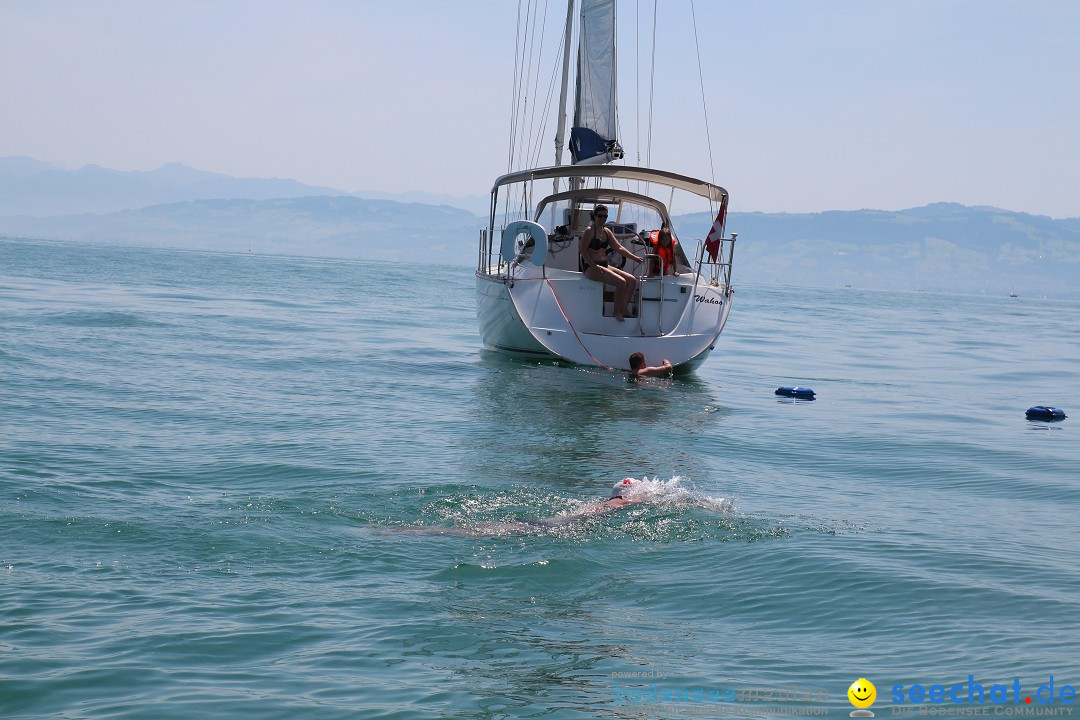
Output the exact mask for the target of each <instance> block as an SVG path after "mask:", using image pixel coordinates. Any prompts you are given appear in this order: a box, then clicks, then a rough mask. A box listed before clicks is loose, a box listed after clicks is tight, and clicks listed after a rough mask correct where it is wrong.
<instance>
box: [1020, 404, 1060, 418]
mask: <svg viewBox="0 0 1080 720" xmlns="http://www.w3.org/2000/svg"><path fill="white" fill-rule="evenodd" d="M1025 415H1027V419H1028V420H1045V421H1047V422H1054V421H1055V420H1064V419H1065V418H1067V417H1068V415H1066V414H1065V411H1064V410H1062V409H1061V408H1056V407H1047V406H1046V405H1036V406H1035V407H1030V408H1028V409H1027V412H1026V413H1025Z"/></svg>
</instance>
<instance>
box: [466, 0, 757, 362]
mask: <svg viewBox="0 0 1080 720" xmlns="http://www.w3.org/2000/svg"><path fill="white" fill-rule="evenodd" d="M575 20H578V21H579V24H578V31H577V33H576V37H577V72H576V88H575V90H574V94H575V102H574V114H573V124H572V126H571V129H570V140H569V149H570V155H571V162H570V164H568V165H564V164H563V162H562V160H563V146H564V144H566V139H565V131H566V112H565V108H566V106H567V97H568V92H569V90H568V86H569V75H570V65H571V62H570V56H571V53H572V45H571V42H572V37H574V36H575V33H574V32H573V25H574V21H575ZM615 20H616V18H615V2H614V0H582V1H581V4H580V9H579V12H575V0H570V2H569V4H568V9H567V19H566V26H565V35H564V40H563V58H562V71H563V72H562V86H561V94H560V104H559V105H558V106H557V108H556V112H557V115H558V129H557V131H556V135H555V145H556V155H555V164H554V165H552V166H547V167H533V168H528V169H521V170H514V171H511V172H508V173H507V174H505V175H503V176H501V177H499V178H498V179H497V180H496V181H495V183H494V186H493V187H492V189H491V211H490V217H489V221H488V225H487V227H486V228H485V229H484V230H483V231H482V232H481V234H480V244H479V251H478V259H477V269H476V292H477V316H478V320H479V326H480V334H481V337H482V339H483V342H484V345H485V347H487V348H488V349H491V350H495V351H499V352H504V353H509V354H511V355H516V356H520V357H528V358H538V359H555V360H561V361H566V362H570V363H577V364H582V365H593V366H600V367H604V368H608V369H620V370H626V369H629V367H630V365H629V363H630V360H629V358H630V356H631V355H632V354H634V353H638V352H640V353H643V354H644V356H645V358H646V361H647V362H648V363H649V364H653V365H658V364H660V363H661V362H662V361H663V360H665V359H666V360H669V361H670V362H671V364H672V365H673V366H675V368H677V369H680V370H690V369H693V368H695V367H697V366H698V365H700V364H701V363H702V362H703V361H704V360H705V358H706V357H707V356H708V355H709V353H710V352H711V351H712V350H713V348H714V347H715V344H716V341H717V338H718V337H719V335H720V332H721V331H722V330H723V328H724V325H725V323H726V322H727V318H728V313H729V312H730V311H731V300H732V295H733V288H732V285H731V270H732V261H733V254H734V246H735V239H736V237H737V236H736V234H734V233H733V234H731V235H730V237H729V236H726V235H725V223H726V218H727V207H728V193H727V191H726V190H725V189H724V188H723V187H720V186H719V185H716V184H714V183H712V182H707V181H704V180H699V179H697V178H693V177H690V176H687V175H682V174H679V173H676V172H672V171H669V170H663V169H657V168H653V167H640V166H631V165H626V164H623V161H624V157H625V151H624V150H623V147H622V144H621V143H620V141H619V138H618V137H617V134H616V133H617V129H618V121H617V117H616V107H617V106H616V97H615V95H616V92H615V91H616V54H615V35H616V33H615V26H616V22H615ZM684 196H685V198H687V199H689V200H690V202H689V203H688V204H689V205H690V206H693V205H695V203H696V205H697V206H699V207H700V206H704V205H705V204H707V205H708V207H709V217H712V212H714V211H715V212H716V216H715V220H714V221H713V224H712V229H711V230H710V231H709V234H708V235H707V237H706V238H705V239H704V241H702V240H700V239H699V240H697V241H696V242H695V243H694V245H693V249H692V250H689V254H688V247H689V241H684V240H683V239H682V238H680V237H679V235H678V229H677V228H675V227H674V225H673V223H672V218H671V215H670V208H671V207H672V205H673V203H674V202H675V201H676V199H677V198H679V201H680V203H681V202H683V201H684V200H683V198H684ZM601 205H603V206H605V207H606V208H607V209H608V211H609V218H610V220H609V222H608V223H607V225H606V227H607V228H608V229H610V230H611V231H612V233H613V234H614V236H615V237H616V238H617V241H618V243H619V244H620V245H621V246H622V247H623V248H625V249H627V250H629V251H630V253H629V254H630V255H632V256H633V257H634V258H636V259H630V258H627V257H626V256H625V255H619V254H615V253H610V252H609V253H608V259H609V263H610V264H611V266H613V267H618V268H620V269H621V270H623V271H625V272H627V273H630V274H631V275H632V276H633V277H634V280H635V283H634V290H633V294H632V295H631V296H630V299H629V301H628V302H627V303H626V308H625V311H624V313H625V317H620V316H619V313H618V310H619V309H620V308H619V307H618V306H617V305H616V300H618V299H619V298H618V297H617V296H616V295H617V294H616V288H614V287H612V286H609V285H606V284H604V283H602V282H599V281H596V280H592V279H589V278H588V277H587V276H586V274H585V273H584V272H583V269H584V265H585V264H584V261H583V260H582V257H581V254H580V253H579V245H580V243H581V237H582V234H583V233H585V232H586V231H587V230H588V229H589V228H590V226H591V225H592V224H594V223H595V222H596V221H595V220H594V219H593V218H592V215H593V213H594V210H595V209H596V208H597V207H598V206H601ZM680 206H681V205H680ZM662 228H669V229H670V231H671V232H672V234H673V236H674V239H675V243H674V253H673V254H672V253H666V254H664V255H663V257H662V256H661V253H660V252H658V249H657V247H656V238H657V236H658V233H659V231H660V230H661V229H662ZM593 234H595V231H594V233H593ZM590 236H591V235H590ZM672 255H673V257H672ZM638 260H640V262H638ZM665 262H666V264H668V265H670V266H671V267H664V265H665Z"/></svg>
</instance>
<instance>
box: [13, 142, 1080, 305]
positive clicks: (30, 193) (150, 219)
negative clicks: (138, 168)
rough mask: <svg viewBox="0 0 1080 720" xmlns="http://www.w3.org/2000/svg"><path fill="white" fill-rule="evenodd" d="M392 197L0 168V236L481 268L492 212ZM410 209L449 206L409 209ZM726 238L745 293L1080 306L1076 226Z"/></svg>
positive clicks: (190, 174)
mask: <svg viewBox="0 0 1080 720" xmlns="http://www.w3.org/2000/svg"><path fill="white" fill-rule="evenodd" d="M372 194H377V193H372ZM391 197H392V198H396V199H390V198H386V197H384V198H377V199H376V198H361V197H356V196H354V195H350V194H349V193H345V192H343V191H339V190H334V189H333V188H320V187H313V186H309V185H304V184H303V183H299V182H297V181H295V180H285V179H257V178H233V177H230V176H227V175H220V174H217V173H208V172H204V171H201V170H195V169H193V168H189V167H186V166H184V165H179V164H173V165H166V166H164V167H162V168H159V169H158V170H155V171H152V172H118V171H115V170H108V169H106V168H98V167H94V166H89V167H86V168H82V169H81V170H76V171H67V170H62V169H58V168H55V167H53V166H51V165H48V164H46V163H41V162H38V161H36V160H31V159H29V158H2V159H0V235H6V236H15V237H36V238H45V239H59V240H74V241H94V242H113V243H123V244H131V245H148V246H167V247H184V248H194V249H203V250H224V251H234V252H246V251H253V252H259V253H274V254H298V255H314V256H332V257H347V258H365V259H379V260H391V261H397V262H406V261H414V262H421V263H449V264H457V265H472V264H473V263H474V261H475V257H476V243H477V238H478V235H479V232H480V229H481V228H482V227H483V226H484V225H485V224H486V217H481V216H480V215H478V214H474V212H472V210H475V209H476V201H478V200H483V207H486V199H483V198H478V197H475V196H474V197H473V198H451V197H448V196H431V195H424V194H421V193H415V194H412V193H410V194H405V195H398V196H391ZM412 197H421V198H426V199H428V200H431V201H439V200H446V201H447V202H440V203H436V202H403V201H402V200H403V199H406V198H412ZM454 201H463V202H459V204H458V206H456V207H455V206H454V204H453V203H454ZM484 212H485V214H486V210H484ZM674 222H675V227H676V231H677V232H678V234H679V237H680V238H681V239H682V242H683V243H684V244H685V245H686V246H687V250H688V251H690V250H692V249H693V245H694V242H693V240H692V239H693V238H701V237H704V236H705V234H706V233H707V232H708V229H709V226H710V225H711V223H712V217H711V216H710V215H709V214H708V213H694V214H689V215H682V216H677V217H675V218H674ZM727 227H728V230H729V232H737V233H739V240H738V241H737V244H736V250H735V279H736V281H737V282H738V283H742V282H746V283H760V282H765V283H781V284H789V285H812V286H826V287H828V286H844V285H851V286H854V287H859V288H877V289H885V290H931V291H946V292H962V293H991V294H998V295H1002V296H1004V295H1006V294H1008V292H1009V291H1010V290H1012V289H1016V290H1017V292H1018V293H1019V294H1020V295H1021V296H1039V297H1041V296H1044V295H1046V296H1050V297H1080V282H1078V280H1080V218H1070V219H1064V220H1058V219H1053V218H1048V217H1044V216H1039V215H1029V214H1026V213H1018V212H1011V211H1008V210H1000V209H997V208H990V207H965V206H963V205H956V204H952V203H936V204H933V205H928V206H925V207H921V208H913V209H910V210H900V211H881V210H858V211H829V212H822V213H807V214H789V213H732V214H731V215H730V217H729V218H728V223H727ZM0 270H2V262H0Z"/></svg>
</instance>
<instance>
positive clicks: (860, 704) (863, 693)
mask: <svg viewBox="0 0 1080 720" xmlns="http://www.w3.org/2000/svg"><path fill="white" fill-rule="evenodd" d="M847 697H848V700H850V701H851V704H852V705H854V706H855V707H857V708H868V707H870V706H871V705H873V704H874V700H877V688H876V687H874V683H872V682H870V681H869V680H867V679H866V678H859V679H858V680H856V681H855V682H853V683H851V687H849V688H848V689H847Z"/></svg>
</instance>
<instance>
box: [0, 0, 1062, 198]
mask: <svg viewBox="0 0 1080 720" xmlns="http://www.w3.org/2000/svg"><path fill="white" fill-rule="evenodd" d="M537 1H538V2H539V3H540V4H539V5H537V6H536V7H537V15H538V17H542V16H543V14H544V12H545V5H544V0H537ZM526 5H527V3H525V2H523V3H522V6H523V7H525V6H526ZM619 7H620V9H619V13H620V25H621V27H622V29H623V30H624V31H626V32H625V33H624V34H623V35H621V36H620V43H621V45H620V56H619V71H620V79H621V85H622V92H621V95H620V105H621V106H620V124H621V128H622V141H623V145H624V147H626V149H627V152H628V159H630V160H634V161H637V159H638V157H640V158H641V159H642V161H644V159H645V157H646V153H647V148H646V147H645V137H646V135H647V133H646V127H647V121H648V120H647V118H648V111H647V109H646V103H645V100H646V99H647V97H648V89H649V70H648V68H649V62H650V46H649V42H650V38H651V32H652V29H651V27H652V26H651V23H652V8H653V5H652V3H651V2H646V1H645V0H638V1H637V2H635V0H629V1H627V2H623V3H622V4H621V5H620V6H619ZM694 8H695V11H696V15H697V23H698V32H699V39H700V43H701V49H702V66H703V69H702V72H703V75H704V82H705V86H706V108H707V110H708V116H709V124H710V127H711V131H712V145H713V155H714V160H715V170H716V181H717V182H718V183H720V184H722V185H724V186H725V187H726V188H727V189H728V190H729V191H730V192H731V194H732V209H733V210H742V211H747V210H763V211H770V212H772V211H793V212H807V211H818V210H846V209H856V208H878V209H900V208H906V207H913V206H917V205H922V204H925V203H928V202H935V201H953V202H960V203H964V204H968V205H995V206H998V207H1002V208H1007V209H1011V210H1021V211H1027V212H1032V213H1040V214H1046V215H1051V216H1054V217H1066V216H1068V217H1076V216H1080V77H1078V75H1080V2H1075V1H1074V0H1057V1H1050V0H1047V1H1040V0H1015V1H1006V0H970V1H960V0H957V1H952V0H932V1H926V2H922V1H919V0H904V1H903V2H901V1H897V2H890V1H886V0H860V1H857V2H856V1H850V2H849V1H839V0H837V1H829V0H820V1H815V2H804V1H802V0H799V1H791V2H786V1H785V2H780V1H773V0H753V1H749V0H741V1H735V0H731V1H726V0H725V1H723V2H721V1H719V0H696V3H695V6H694ZM639 9H640V10H639ZM565 12H566V5H565V3H563V2H561V0H549V3H548V4H547V6H546V15H547V26H548V28H549V29H548V32H547V36H546V38H545V39H544V42H543V44H542V57H541V60H540V62H539V63H537V64H535V65H534V66H533V67H532V73H533V77H539V78H540V81H539V85H540V88H541V91H540V93H539V94H538V96H537V97H530V98H529V103H530V107H533V106H534V105H535V106H542V104H543V100H544V97H545V96H546V94H547V88H548V86H549V81H550V78H551V72H552V69H553V57H554V55H555V53H556V51H557V50H558V41H559V37H558V31H559V27H558V26H559V25H561V23H562V21H563V18H564V17H565ZM639 12H640V23H638V22H637V17H638V13H639ZM517 16H518V3H517V2H514V1H511V0H500V1H496V0H483V1H482V0H453V1H450V0H447V1H445V2H435V1H430V0H423V1H421V0H416V1H410V0H394V1H392V2H369V1H366V0H305V1H304V2H299V0H297V1H295V2H284V1H281V0H253V1H250V2H249V1H246V0H236V1H229V0H205V1H203V0H184V1H180V0H176V1H174V2H164V1H162V2H154V1H152V0H131V1H128V0H98V1H95V0H81V1H79V2H74V1H61V0H0V156H6V155H28V156H31V157H34V158H37V159H39V160H46V161H50V162H56V163H59V164H61V165H64V166H66V167H69V168H75V167H79V166H81V165H84V164H87V163H97V164H100V165H105V166H107V167H113V168H117V169H121V170H150V169H154V168H156V167H158V166H160V165H162V164H164V163H166V162H182V163H185V164H188V165H191V166H194V167H197V168H200V169H205V170H212V171H217V172H222V173H228V174H230V175H237V176H245V177H292V178H296V179H298V180H301V181H303V182H307V183H311V184H317V185H329V186H333V187H337V188H341V189H345V190H350V191H354V190H375V189H377V190H385V191H389V192H400V191H406V190H426V191H430V192H444V193H450V194H453V195H467V194H486V193H487V192H488V191H489V190H490V187H491V184H492V181H493V180H494V179H495V177H496V176H497V175H499V174H501V173H503V172H506V170H507V152H508V144H509V136H510V111H511V97H512V95H511V93H512V85H513V83H512V79H513V68H514V57H515V29H516V27H517ZM690 19H691V14H690V3H689V0H661V2H660V7H659V23H658V31H657V34H658V37H659V43H658V50H657V69H656V83H657V84H656V102H655V104H654V114H653V133H652V135H653V142H652V148H651V159H652V164H653V165H655V166H658V167H663V168H666V169H670V170H674V171H677V172H684V173H686V174H691V175H698V176H701V177H705V178H708V177H709V176H710V174H711V171H710V167H709V157H708V148H707V145H706V143H705V134H704V129H703V128H704V124H703V112H702V97H701V89H700V85H699V81H698V71H697V62H696V59H695V55H694V39H693V38H694V36H693V30H692V26H691V25H690ZM636 33H640V36H641V42H640V50H639V49H638V48H637V47H635V46H636V45H637V44H638V43H637V42H636V41H635V34H636ZM532 47H533V55H534V56H535V55H536V54H537V53H539V52H541V43H540V41H539V36H537V40H536V42H535V44H534V45H533V46H532ZM537 68H540V71H539V72H537ZM638 88H640V90H638ZM555 92H556V94H557V92H558V90H557V88H556V89H555ZM533 94H534V95H536V93H533ZM635 95H639V96H640V98H641V99H640V102H639V101H638V100H637V99H636V98H635ZM548 114H549V115H551V114H552V113H548ZM638 118H640V121H639V120H638ZM525 122H526V127H529V125H528V123H529V122H530V120H529V119H528V118H527V119H526V121H525ZM532 122H534V123H535V124H534V125H532V127H533V129H534V132H533V134H534V135H537V134H539V120H536V121H532ZM545 130H546V134H544V135H543V136H542V138H543V140H542V146H541V148H540V155H539V157H540V162H541V164H545V165H546V164H550V163H551V162H552V159H553V153H554V143H553V137H554V121H553V120H549V121H548V124H547V127H546V128H545ZM639 138H640V142H639Z"/></svg>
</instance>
